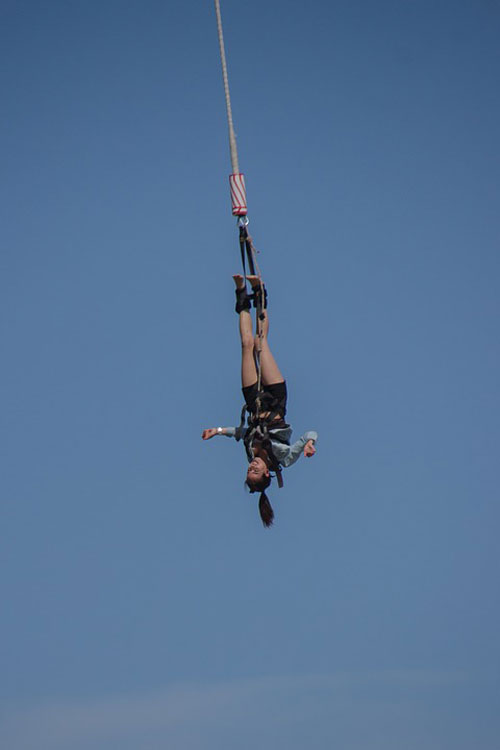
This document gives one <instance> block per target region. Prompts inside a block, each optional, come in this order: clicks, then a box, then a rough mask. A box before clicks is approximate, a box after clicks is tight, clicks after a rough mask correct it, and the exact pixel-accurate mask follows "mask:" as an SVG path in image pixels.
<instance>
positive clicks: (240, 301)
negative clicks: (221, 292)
mask: <svg viewBox="0 0 500 750" xmlns="http://www.w3.org/2000/svg"><path fill="white" fill-rule="evenodd" d="M250 299H251V297H249V296H248V294H247V290H246V288H245V287H243V289H236V307H235V308H234V309H235V310H236V312H237V313H238V315H239V314H240V312H242V311H243V310H250V307H251V305H250Z"/></svg>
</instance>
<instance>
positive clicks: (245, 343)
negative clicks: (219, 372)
mask: <svg viewBox="0 0 500 750" xmlns="http://www.w3.org/2000/svg"><path fill="white" fill-rule="evenodd" d="M241 348H242V349H246V350H249V351H252V350H253V333H244V334H242V336H241Z"/></svg>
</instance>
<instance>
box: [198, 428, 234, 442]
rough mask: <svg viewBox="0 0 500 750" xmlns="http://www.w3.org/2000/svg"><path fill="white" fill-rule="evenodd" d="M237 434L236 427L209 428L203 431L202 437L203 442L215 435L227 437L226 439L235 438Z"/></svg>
mask: <svg viewBox="0 0 500 750" xmlns="http://www.w3.org/2000/svg"><path fill="white" fill-rule="evenodd" d="M235 434H236V428H235V427H209V428H208V429H206V430H203V432H202V433H201V437H202V439H203V440H210V438H213V437H214V436H215V435H225V436H226V437H234V436H235Z"/></svg>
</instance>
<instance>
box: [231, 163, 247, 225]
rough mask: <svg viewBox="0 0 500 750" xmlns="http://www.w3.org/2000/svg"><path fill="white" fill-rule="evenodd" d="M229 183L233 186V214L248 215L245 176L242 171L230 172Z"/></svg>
mask: <svg viewBox="0 0 500 750" xmlns="http://www.w3.org/2000/svg"><path fill="white" fill-rule="evenodd" d="M229 185H230V188H231V204H232V207H233V216H246V214H247V194H246V190H245V176H244V175H242V174H241V173H240V174H230V175H229Z"/></svg>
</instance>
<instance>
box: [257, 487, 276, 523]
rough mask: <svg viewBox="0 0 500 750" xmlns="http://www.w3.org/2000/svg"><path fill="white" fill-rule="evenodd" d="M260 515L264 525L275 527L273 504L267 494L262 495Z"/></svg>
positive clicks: (262, 493) (260, 498)
mask: <svg viewBox="0 0 500 750" xmlns="http://www.w3.org/2000/svg"><path fill="white" fill-rule="evenodd" d="M259 513H260V517H261V518H262V523H263V524H264V526H266V527H269V526H272V525H273V521H274V511H273V509H272V506H271V503H270V502H269V498H268V497H267V495H266V493H265V492H261V493H260V497H259Z"/></svg>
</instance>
